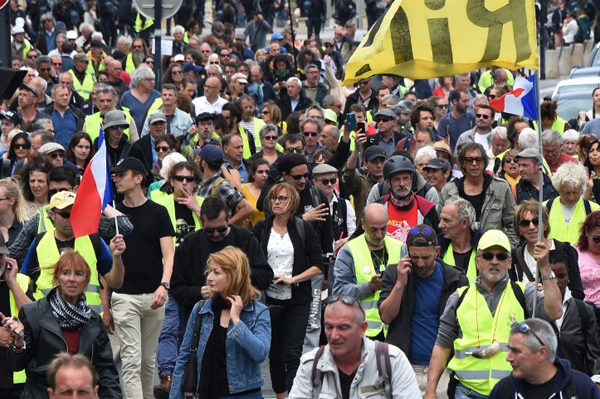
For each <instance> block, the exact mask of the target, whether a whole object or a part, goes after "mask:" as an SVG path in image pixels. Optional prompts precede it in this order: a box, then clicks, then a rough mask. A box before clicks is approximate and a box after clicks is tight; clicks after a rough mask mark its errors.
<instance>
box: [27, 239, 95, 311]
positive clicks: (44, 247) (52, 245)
mask: <svg viewBox="0 0 600 399" xmlns="http://www.w3.org/2000/svg"><path fill="white" fill-rule="evenodd" d="M74 250H75V251H76V252H78V253H79V255H81V256H82V257H83V259H85V261H86V262H87V264H88V266H89V268H90V271H91V273H90V282H89V284H88V286H87V288H86V290H85V299H86V301H87V303H88V305H89V306H90V308H92V309H94V310H95V311H96V312H98V313H99V314H100V313H102V302H101V301H100V281H99V279H98V268H97V265H96V263H97V259H96V252H95V251H94V245H93V244H92V240H91V239H90V237H89V236H84V237H80V238H76V239H75V248H74ZM36 254H37V257H38V264H39V267H40V276H39V277H38V279H37V281H36V282H35V283H36V285H37V288H38V289H37V291H36V292H35V293H34V298H35V299H40V298H42V297H44V296H46V295H47V294H48V293H49V292H50V291H51V290H52V288H54V287H55V285H54V281H53V277H54V265H55V264H56V262H58V260H59V259H60V254H59V253H58V247H57V246H56V240H55V239H54V234H53V233H51V232H48V233H46V234H44V235H43V236H42V238H40V241H39V243H38V245H37V248H36Z"/></svg>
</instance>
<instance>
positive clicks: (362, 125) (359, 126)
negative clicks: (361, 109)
mask: <svg viewBox="0 0 600 399" xmlns="http://www.w3.org/2000/svg"><path fill="white" fill-rule="evenodd" d="M356 131H357V132H359V131H360V132H363V133H365V134H366V133H367V130H366V128H365V123H364V122H358V123H357V124H356Z"/></svg>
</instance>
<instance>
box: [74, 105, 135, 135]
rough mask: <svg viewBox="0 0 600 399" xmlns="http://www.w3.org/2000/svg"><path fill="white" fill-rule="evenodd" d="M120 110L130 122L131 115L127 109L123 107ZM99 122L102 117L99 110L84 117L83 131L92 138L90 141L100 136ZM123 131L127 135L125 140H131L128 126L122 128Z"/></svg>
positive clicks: (100, 122)
mask: <svg viewBox="0 0 600 399" xmlns="http://www.w3.org/2000/svg"><path fill="white" fill-rule="evenodd" d="M121 111H123V112H124V113H125V119H126V120H127V123H131V115H130V114H129V111H128V110H126V109H125V108H123V109H122V110H121ZM101 124H102V117H101V116H100V111H98V112H96V113H95V114H92V115H90V116H86V117H85V132H86V133H87V134H88V135H89V136H90V138H91V139H92V143H93V142H94V140H96V139H97V138H98V137H99V136H100V125H101ZM123 133H124V134H125V136H127V140H131V137H130V136H129V128H126V129H125V130H123Z"/></svg>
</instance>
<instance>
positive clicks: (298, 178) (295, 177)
mask: <svg viewBox="0 0 600 399" xmlns="http://www.w3.org/2000/svg"><path fill="white" fill-rule="evenodd" d="M290 177H291V178H292V179H294V180H300V179H308V173H305V174H303V175H290Z"/></svg>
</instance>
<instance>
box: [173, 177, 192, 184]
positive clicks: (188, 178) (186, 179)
mask: <svg viewBox="0 0 600 399" xmlns="http://www.w3.org/2000/svg"><path fill="white" fill-rule="evenodd" d="M173 179H174V180H176V181H186V182H188V183H193V182H195V181H196V178H195V177H194V176H173Z"/></svg>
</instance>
